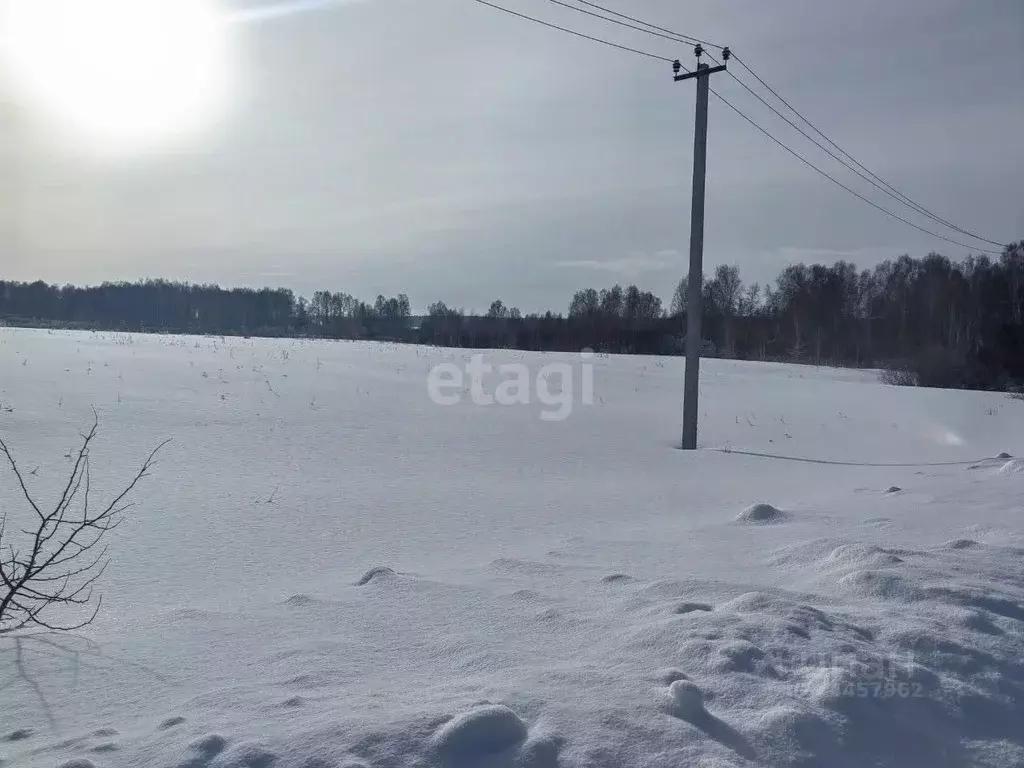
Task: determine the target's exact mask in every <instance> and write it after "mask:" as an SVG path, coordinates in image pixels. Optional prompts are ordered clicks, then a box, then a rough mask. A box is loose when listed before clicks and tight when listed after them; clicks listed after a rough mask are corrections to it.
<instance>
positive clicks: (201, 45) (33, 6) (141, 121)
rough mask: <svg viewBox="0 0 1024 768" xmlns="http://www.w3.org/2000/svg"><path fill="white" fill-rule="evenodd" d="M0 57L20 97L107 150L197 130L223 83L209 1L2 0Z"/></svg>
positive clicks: (220, 38) (219, 21) (219, 35)
mask: <svg viewBox="0 0 1024 768" xmlns="http://www.w3.org/2000/svg"><path fill="white" fill-rule="evenodd" d="M0 55H2V57H3V60H4V65H5V69H7V70H8V74H9V77H10V85H11V86H12V87H13V88H14V89H15V92H16V93H17V94H19V95H20V96H21V97H22V98H23V99H24V100H25V101H26V103H28V104H31V105H32V106H34V107H36V108H39V109H40V110H41V111H43V112H45V113H46V114H47V115H48V116H49V117H50V118H51V119H52V120H53V121H55V123H56V125H57V127H58V128H61V129H63V130H68V131H70V132H72V133H73V134H77V135H80V136H82V137H84V138H85V139H87V140H88V141H90V142H92V143H94V144H99V145H102V146H104V147H107V148H113V149H129V150H130V149H135V148H139V147H145V146H151V145H153V144H156V143H161V142H164V141H167V140H170V139H173V138H175V137H176V136H180V135H183V134H186V133H189V132H191V131H193V130H197V129H199V128H201V127H202V126H203V125H204V124H206V123H207V122H208V121H210V120H211V119H212V118H213V117H214V113H215V112H216V110H217V109H218V107H220V106H222V105H223V102H224V100H225V98H226V97H227V95H228V93H227V92H228V90H229V87H228V86H229V83H228V56H227V29H226V25H225V23H224V21H223V18H222V16H221V14H219V13H218V12H217V9H216V7H215V6H214V5H213V4H212V2H211V0H0Z"/></svg>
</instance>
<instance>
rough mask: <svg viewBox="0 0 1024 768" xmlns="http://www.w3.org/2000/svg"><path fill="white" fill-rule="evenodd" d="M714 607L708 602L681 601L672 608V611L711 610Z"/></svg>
mask: <svg viewBox="0 0 1024 768" xmlns="http://www.w3.org/2000/svg"><path fill="white" fill-rule="evenodd" d="M710 610H712V607H711V606H710V605H708V604H707V603H690V602H684V603H679V604H678V605H676V606H675V607H674V608H673V609H672V613H679V614H684V613H693V612H694V611H710Z"/></svg>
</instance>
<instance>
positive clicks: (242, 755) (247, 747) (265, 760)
mask: <svg viewBox="0 0 1024 768" xmlns="http://www.w3.org/2000/svg"><path fill="white" fill-rule="evenodd" d="M277 761H278V755H277V753H275V752H274V751H273V750H271V749H268V748H267V747H265V746H264V745H262V744H257V743H243V744H236V745H235V746H233V747H232V748H231V749H229V750H227V751H226V752H222V753H221V754H219V755H217V757H216V758H215V759H214V760H212V761H211V762H210V768H271V766H272V765H274V764H275V763H277Z"/></svg>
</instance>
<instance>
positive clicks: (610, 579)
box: [601, 573, 633, 584]
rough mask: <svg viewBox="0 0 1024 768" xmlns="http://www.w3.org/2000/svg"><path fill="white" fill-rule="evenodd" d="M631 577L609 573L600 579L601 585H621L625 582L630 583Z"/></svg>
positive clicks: (624, 574)
mask: <svg viewBox="0 0 1024 768" xmlns="http://www.w3.org/2000/svg"><path fill="white" fill-rule="evenodd" d="M632 580H633V577H632V576H630V575H629V574H626V573H609V574H608V575H607V576H602V577H601V582H602V583H603V584H622V583H623V582H626V581H632Z"/></svg>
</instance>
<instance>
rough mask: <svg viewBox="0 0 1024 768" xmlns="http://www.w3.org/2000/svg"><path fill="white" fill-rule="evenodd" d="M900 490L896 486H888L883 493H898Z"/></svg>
mask: <svg viewBox="0 0 1024 768" xmlns="http://www.w3.org/2000/svg"><path fill="white" fill-rule="evenodd" d="M902 490H903V489H902V488H900V487H899V486H898V485H890V486H889V487H888V488H886V489H885V492H886V493H899V492H900V491H902Z"/></svg>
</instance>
